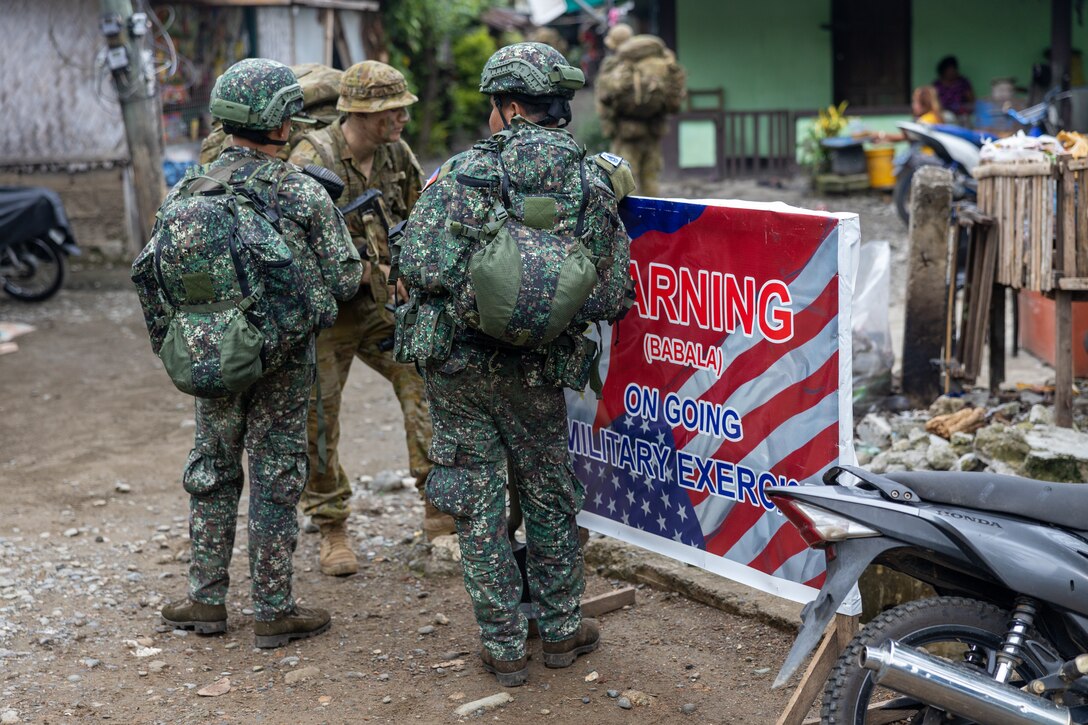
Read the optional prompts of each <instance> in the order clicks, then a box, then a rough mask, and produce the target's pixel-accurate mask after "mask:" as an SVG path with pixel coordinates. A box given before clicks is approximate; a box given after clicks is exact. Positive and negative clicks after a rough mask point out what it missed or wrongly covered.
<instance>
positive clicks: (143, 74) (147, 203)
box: [100, 0, 166, 251]
mask: <svg viewBox="0 0 1088 725" xmlns="http://www.w3.org/2000/svg"><path fill="white" fill-rule="evenodd" d="M100 2H101V8H102V19H101V30H102V35H104V36H105V38H106V43H107V45H108V46H109V49H108V52H107V55H106V64H107V66H108V67H109V69H110V73H111V74H112V75H113V84H114V87H115V88H116V89H117V98H118V100H119V101H120V103H121V116H122V118H123V119H124V123H125V138H126V139H127V140H128V152H129V156H130V158H131V160H132V187H133V191H134V193H135V198H136V216H137V220H136V222H137V223H136V228H137V229H139V230H140V235H141V236H142V239H139V240H136V243H137V245H138V246H137V249H139V247H140V246H142V245H143V242H144V241H146V240H147V239H148V238H149V237H150V236H151V226H152V224H153V223H154V219H155V212H156V211H157V210H158V208H159V204H161V203H162V200H163V197H164V195H165V193H166V188H165V183H164V182H163V174H162V134H161V133H160V132H159V127H160V121H159V104H158V95H157V93H156V91H155V74H154V71H153V70H152V67H151V62H150V59H148V58H145V56H144V39H145V37H146V35H147V14H146V13H133V12H132V2H131V0H100ZM130 251H135V250H130Z"/></svg>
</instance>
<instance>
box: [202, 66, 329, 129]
mask: <svg viewBox="0 0 1088 725" xmlns="http://www.w3.org/2000/svg"><path fill="white" fill-rule="evenodd" d="M302 104H303V96H302V87H301V86H299V84H298V79H296V78H295V74H294V73H292V72H291V69H290V68H288V67H287V66H285V65H284V64H283V63H277V62H276V61H274V60H269V59H267V58H246V59H245V60H240V61H238V62H237V63H235V64H234V65H232V66H231V67H230V68H227V69H226V70H225V71H224V72H223V75H221V76H219V78H217V79H216V81H215V86H214V87H213V88H212V94H211V102H210V103H209V104H208V111H209V112H210V113H211V114H212V117H213V118H216V119H219V120H220V121H222V122H223V123H224V124H227V125H230V126H236V127H238V128H246V129H252V130H254V131H271V130H272V129H274V128H279V126H280V124H282V123H283V122H284V120H285V119H287V118H288V117H290V118H291V119H292V120H296V121H301V122H303V123H312V120H311V119H308V118H305V117H299V116H295V115H294V114H296V113H299V112H300V111H301V110H302Z"/></svg>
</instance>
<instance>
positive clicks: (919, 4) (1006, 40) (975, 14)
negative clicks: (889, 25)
mask: <svg viewBox="0 0 1088 725" xmlns="http://www.w3.org/2000/svg"><path fill="white" fill-rule="evenodd" d="M912 7H913V15H914V25H913V38H912V43H911V46H912V47H911V77H912V80H913V85H915V86H919V85H924V84H927V83H932V82H933V80H934V78H936V75H937V61H939V60H940V59H941V58H943V57H944V56H946V55H949V54H952V55H955V56H956V57H957V58H958V59H959V63H960V72H961V73H962V74H963V75H964V76H966V77H967V78H968V79H969V80H970V81H971V85H972V86H974V89H975V95H976V96H977V97H979V98H983V97H986V96H988V95H989V94H990V81H991V80H993V79H994V78H999V77H1010V76H1011V77H1013V78H1015V79H1016V84H1017V85H1019V86H1023V87H1025V88H1026V87H1027V86H1028V85H1029V84H1030V83H1031V66H1032V64H1034V63H1038V62H1041V61H1042V60H1043V49H1044V48H1046V47H1047V46H1049V45H1050V0H1003V1H999V2H995V1H994V0H956V2H955V4H954V11H950V9H951V8H953V5H952V4H951V3H949V2H948V0H913V5H912ZM1086 21H1088V18H1086ZM1072 32H1073V47H1074V48H1079V49H1080V50H1082V51H1085V50H1088V25H1077V22H1076V16H1075V15H1074V19H1073V29H1072Z"/></svg>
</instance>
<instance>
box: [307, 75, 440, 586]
mask: <svg viewBox="0 0 1088 725" xmlns="http://www.w3.org/2000/svg"><path fill="white" fill-rule="evenodd" d="M416 100H418V99H417V98H416V96H415V95H413V94H412V93H411V92H410V91H409V90H408V87H407V84H406V83H405V80H404V76H403V75H401V73H400V71H398V70H396V69H395V68H393V67H391V66H388V65H386V64H385V63H379V62H378V61H372V60H370V61H365V62H362V63H358V64H356V65H353V66H352V67H350V68H348V69H347V70H346V71H344V75H343V77H342V79H341V84H340V98H339V100H338V101H337V105H336V108H337V109H338V110H339V111H341V112H342V113H343V114H344V115H342V116H341V117H340V118H339V119H338V120H337V121H335V122H334V123H332V124H331V125H330V126H328V127H327V128H324V129H322V130H320V131H316V132H314V133H312V134H309V135H306V136H304V137H303V138H302V140H300V141H299V142H298V144H297V145H296V146H295V148H294V150H293V151H292V152H291V157H290V160H291V162H292V163H295V164H298V165H299V166H304V165H306V164H317V165H318V166H324V167H325V168H327V169H329V170H330V171H333V172H334V173H336V174H337V175H338V176H339V177H340V178H341V179H342V180H343V181H344V192H343V194H342V195H341V196H340V198H339V199H338V203H339V204H340V206H341V208H346V207H347V205H348V204H351V203H352V202H353V201H355V200H358V199H360V198H361V197H363V196H364V195H365V194H367V193H368V192H370V191H371V190H376V191H377V192H379V193H378V194H372V195H371V196H370V199H371V201H369V202H368V203H365V204H363V205H362V206H361V207H360V208H358V209H357V210H356V211H351V212H348V213H347V214H346V219H347V223H348V229H349V230H350V232H351V238H352V241H353V242H354V243H355V245H356V246H357V247H358V248H359V250H360V251H361V252H362V253H363V255H364V257H365V260H366V262H365V270H364V273H363V285H362V288H361V289H360V290H359V293H358V294H356V295H355V296H354V297H352V298H351V299H350V300H347V301H344V302H341V303H340V311H339V314H338V315H337V318H336V324H335V325H333V327H332V328H331V329H330V330H327V331H325V332H323V333H322V334H321V335H320V336H319V337H318V339H317V374H318V379H319V384H318V385H317V386H316V388H315V392H314V398H313V400H312V402H311V406H310V419H309V426H308V427H309V438H310V444H309V445H310V448H309V451H310V480H309V482H308V483H307V485H306V490H305V492H304V493H303V495H302V509H303V512H304V513H305V514H307V515H308V516H310V517H311V518H312V520H313V522H314V523H315V524H316V525H317V526H318V527H319V529H320V530H321V551H320V555H319V563H320V566H321V572H322V573H324V574H327V575H330V576H348V575H351V574H354V573H355V572H356V571H358V562H357V561H356V558H355V553H354V551H353V550H352V546H351V542H350V540H349V538H348V533H347V527H346V522H347V518H348V514H349V511H350V509H349V501H350V499H351V481H350V479H349V478H348V475H347V473H346V472H345V471H344V467H343V465H342V464H341V462H340V458H339V455H338V449H339V443H340V405H341V402H340V401H341V397H342V395H343V390H344V386H345V385H346V384H347V379H348V373H349V371H350V370H351V363H352V360H353V359H354V358H355V357H358V358H359V359H360V360H362V361H363V362H364V363H366V364H367V365H368V366H370V367H371V368H372V369H374V370H375V371H377V372H378V373H380V374H381V375H382V377H384V378H385V379H386V380H388V381H389V382H391V383H392V384H393V391H394V392H395V393H396V395H397V399H398V400H399V401H400V406H401V411H402V412H403V414H404V431H405V437H406V439H407V444H408V465H409V469H410V471H411V474H412V476H414V477H415V479H416V486H417V489H418V490H419V492H420V495H421V496H422V493H423V484H424V481H425V480H426V478H427V473H428V472H429V471H430V469H431V462H430V460H428V458H427V449H428V447H429V446H430V444H431V416H430V412H429V411H428V409H427V401H426V395H425V392H424V389H423V379H422V378H421V377H420V376H419V373H418V372H416V369H415V366H413V365H407V364H403V363H398V362H397V361H396V360H394V359H393V352H392V347H393V346H392V342H393V330H394V328H393V316H392V314H391V313H390V312H389V311H388V310H387V309H386V305H387V304H390V303H392V302H393V301H394V298H395V295H394V292H393V290H392V289H390V287H389V285H388V278H389V262H390V258H389V243H388V238H387V237H388V230H389V227H390V226H391V225H394V224H397V223H399V222H401V221H403V220H404V219H406V218H407V217H408V213H409V212H410V211H411V210H412V207H413V206H414V205H415V203H416V200H417V199H418V198H419V193H420V188H421V186H422V178H421V176H422V174H421V171H420V167H419V163H418V162H417V161H416V157H415V155H414V154H413V153H412V150H411V149H410V148H409V147H408V144H407V143H405V142H404V141H403V140H402V139H401V132H402V131H403V130H404V126H405V124H407V123H408V120H409V115H408V107H409V106H410V105H412V104H413V103H415V102H416ZM405 298H406V295H404V294H403V293H402V294H401V295H400V301H404V299H405ZM317 390H320V391H321V410H320V411H319V410H318V406H317V398H316V395H317ZM319 412H320V413H321V415H322V417H323V419H324V428H325V431H324V433H325V435H324V443H325V446H324V447H325V450H326V451H327V458H326V461H325V465H324V467H322V466H321V465H319V464H320V461H319V456H320V453H321V446H320V442H321V441H320V440H319V434H320V431H319V427H318V413H319ZM425 506H426V510H425V514H424V521H423V530H424V533H425V534H426V535H427V536H428V537H429V538H433V537H434V536H438V535H441V534H451V533H453V531H454V528H453V520H452V519H451V518H450V517H449V516H446V515H444V514H441V513H440V512H438V511H437V510H435V509H434V508H433V507H431V506H430V505H426V504H425Z"/></svg>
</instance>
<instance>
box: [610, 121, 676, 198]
mask: <svg viewBox="0 0 1088 725" xmlns="http://www.w3.org/2000/svg"><path fill="white" fill-rule="evenodd" d="M611 151H612V153H614V154H616V155H617V156H622V157H623V158H625V159H627V161H628V162H629V163H630V164H631V171H632V172H633V173H634V175H635V183H636V186H635V193H636V194H639V195H640V196H658V195H659V194H660V192H661V188H660V187H659V186H658V183H657V177H658V176H659V175H660V174H661V169H662V168H663V167H664V166H665V161H664V159H663V158H662V156H661V137H660V136H646V137H643V138H639V139H632V140H625V139H619V138H617V139H613V140H612V148H611Z"/></svg>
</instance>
